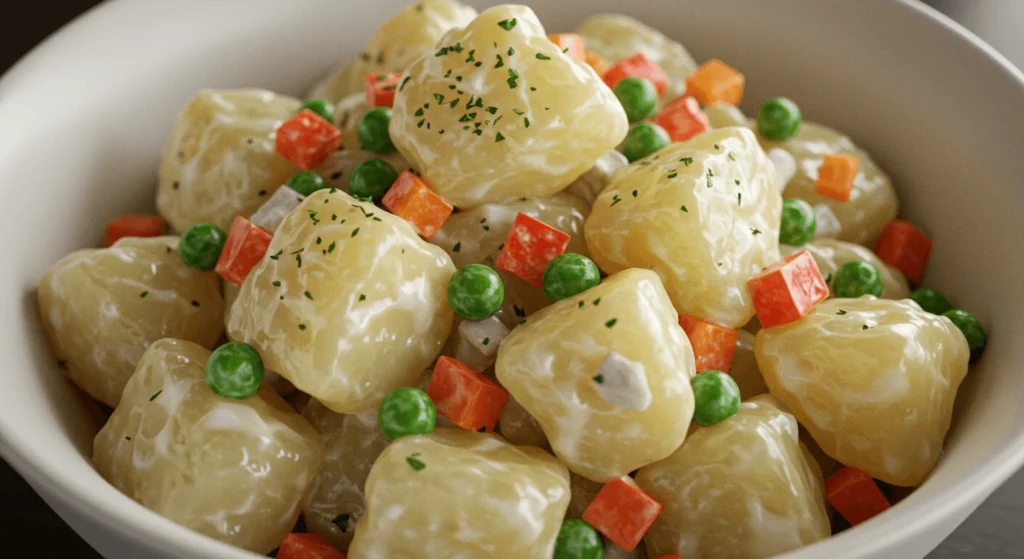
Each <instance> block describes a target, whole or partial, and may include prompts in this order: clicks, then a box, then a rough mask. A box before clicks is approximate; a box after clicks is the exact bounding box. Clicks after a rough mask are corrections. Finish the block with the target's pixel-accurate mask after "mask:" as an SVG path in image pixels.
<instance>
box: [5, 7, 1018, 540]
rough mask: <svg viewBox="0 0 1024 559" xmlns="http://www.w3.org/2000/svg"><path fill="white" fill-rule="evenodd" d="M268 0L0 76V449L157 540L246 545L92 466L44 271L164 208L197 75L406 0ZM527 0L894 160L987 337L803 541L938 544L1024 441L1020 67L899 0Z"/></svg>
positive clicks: (548, 21)
mask: <svg viewBox="0 0 1024 559" xmlns="http://www.w3.org/2000/svg"><path fill="white" fill-rule="evenodd" d="M470 3H471V4H474V5H476V6H477V7H482V6H484V5H490V4H494V3H495V2H470ZM266 4H269V5H264V3H260V7H259V9H258V10H254V9H253V6H254V4H252V3H251V2H247V1H245V0H218V1H211V0H176V1H175V2H162V3H160V4H154V3H149V2H132V1H129V0H115V1H112V2H108V3H105V4H103V5H102V6H101V7H99V8H98V9H96V10H93V11H92V12H90V13H89V14H87V15H86V16H84V17H83V18H81V19H80V20H78V21H77V22H76V23H74V24H73V25H72V26H70V27H69V28H67V29H65V30H64V31H62V32H61V33H59V34H57V35H56V36H54V37H52V38H51V39H50V40H48V41H47V42H46V43H45V44H44V45H42V46H41V47H39V48H38V49H36V50H35V51H34V52H33V53H32V54H31V55H30V56H29V57H28V58H27V59H26V60H24V61H22V63H20V64H19V65H18V66H16V67H15V68H14V69H13V70H11V71H10V72H9V73H8V74H7V75H6V76H5V77H4V79H3V80H2V81H0V178H2V183H0V188H2V192H3V196H4V199H5V200H7V202H6V206H7V207H8V208H9V210H10V211H9V212H8V215H7V217H6V218H5V219H3V220H0V231H2V232H3V238H6V239H8V240H9V241H11V242H10V244H9V245H8V247H7V249H6V251H5V255H6V261H5V265H4V266H0V274H2V276H0V277H2V281H0V301H2V306H3V308H4V309H5V310H6V312H5V313H4V315H3V318H2V322H0V329H2V330H0V331H2V332H3V336H2V337H0V344H2V345H3V348H4V355H5V364H4V365H3V367H2V368H0V379H2V383H3V386H4V390H2V391H0V452H2V453H3V455H4V457H5V458H7V459H8V460H9V461H10V462H11V463H12V464H13V465H14V466H15V467H16V468H17V469H18V470H19V471H20V472H21V473H22V474H23V475H25V476H26V477H28V479H29V480H30V481H31V482H32V483H33V484H35V485H36V486H37V487H43V488H45V489H46V490H47V492H48V493H50V494H51V495H55V496H56V497H55V498H56V499H57V500H58V501H61V503H62V504H63V505H65V506H67V507H69V508H71V509H73V510H77V511H79V512H84V513H87V515H88V516H89V517H90V518H91V521H92V522H94V523H96V524H97V525H99V526H100V527H101V528H103V529H107V530H108V532H109V533H114V532H117V533H119V534H121V535H120V536H118V537H123V538H126V539H129V540H132V541H134V542H136V543H139V544H140V545H143V546H144V547H145V548H146V549H151V550H153V552H154V553H155V554H157V555H159V556H182V555H186V556H218V557H245V556H250V554H247V553H245V552H242V551H239V550H235V549H232V548H229V547H227V546H224V545H221V544H218V543H216V542H213V541H212V540H209V539H206V538H204V537H203V536H199V535H197V534H193V533H191V532H189V531H187V530H185V529H183V528H180V527H178V526H175V525H174V524H172V523H170V522H168V521H165V520H163V519H162V518H160V517H159V516H157V515H155V514H153V513H151V512H149V511H147V510H145V509H143V508H142V507H141V506H139V505H137V504H135V503H134V502H132V501H131V500H129V499H128V498H127V497H124V496H123V495H121V494H120V493H118V492H117V491H116V490H114V489H113V488H112V487H111V486H109V485H108V484H107V483H106V482H105V481H104V480H103V479H102V478H101V477H100V476H99V475H97V474H96V473H95V471H94V470H93V469H92V466H91V464H90V460H89V457H90V454H91V448H92V437H93V435H94V433H95V432H96V430H97V429H98V428H99V426H100V424H101V423H100V422H101V421H102V415H101V414H100V413H99V412H98V408H97V406H96V405H95V404H93V403H92V402H90V401H89V400H88V399H87V398H85V397H83V396H82V395H81V393H80V392H78V391H77V390H76V389H75V388H74V387H73V386H72V385H71V384H70V383H69V382H67V381H65V380H64V379H63V377H62V376H61V374H60V371H59V370H58V367H57V364H56V362H55V361H54V358H53V357H52V355H51V353H50V350H49V348H48V346H47V343H46V340H45V338H44V336H43V334H42V331H41V329H40V326H39V320H38V318H37V312H36V303H35V288H36V283H37V282H38V279H39V277H40V276H41V275H42V273H43V271H44V270H45V269H46V268H47V267H48V266H49V265H50V264H52V263H53V262H56V261H57V260H58V259H59V258H61V257H62V256H64V255H65V254H67V253H68V252H71V251H72V250H74V249H77V248H81V247H85V246H96V245H98V244H99V242H100V241H101V239H102V231H103V225H104V224H105V222H106V221H107V220H108V219H111V218H113V217H116V216H118V215H120V214H122V213H125V212H129V211H144V210H148V209H152V206H153V196H154V192H155V185H156V168H157V165H158V163H159V156H160V152H161V148H162V145H163V142H164V140H165V138H166V136H167V135H168V134H169V133H170V130H171V127H172V124H173V120H174V117H175V114H176V112H177V110H178V109H179V108H180V107H181V105H182V104H183V103H184V102H185V101H186V100H187V99H188V97H189V96H190V95H191V94H193V93H194V92H195V91H196V90H198V89H200V88H204V87H214V88H228V87H241V86H259V87H265V88H268V89H273V90H276V91H280V92H284V93H289V94H293V95H297V96H301V95H302V94H303V93H304V92H305V91H306V90H307V88H308V87H309V86H310V85H311V84H312V83H313V82H314V81H316V80H317V79H319V78H320V77H321V76H322V75H323V74H324V73H325V72H326V71H327V70H328V69H329V68H331V67H332V66H333V65H334V64H336V63H337V62H339V61H340V60H342V59H343V58H345V57H347V56H349V55H352V54H354V53H356V52H357V51H358V49H359V46H360V45H361V43H362V41H363V40H364V39H365V38H366V37H367V36H368V35H369V33H370V32H371V31H372V30H373V29H375V28H376V26H377V25H379V24H380V23H381V22H382V21H384V20H385V19H386V18H387V17H388V16H389V15H390V14H391V13H393V12H394V11H396V10H397V9H399V7H401V6H402V5H403V4H404V0H378V1H377V2H374V3H373V5H372V9H371V8H369V7H368V5H366V4H363V3H355V2H337V1H334V0H304V1H301V2H299V1H296V2H280V3H266ZM532 5H533V7H534V9H535V10H536V11H537V12H538V14H539V15H540V17H541V20H542V21H543V22H544V24H545V25H546V27H547V28H548V29H549V30H568V29H572V28H573V27H574V26H575V25H576V24H577V23H579V21H581V20H582V18H583V17H585V16H586V15H587V14H589V13H599V12H623V13H627V14H630V15H633V16H635V17H637V18H638V19H641V20H642V21H644V22H646V23H648V24H649V25H652V26H654V27H656V28H658V29H660V30H661V31H662V32H664V33H666V34H668V35H670V36H672V37H674V38H676V39H678V40H680V41H681V42H682V43H683V44H684V45H685V46H686V47H687V48H688V49H689V50H690V51H691V53H692V54H693V55H694V56H695V57H696V58H697V59H698V60H704V59H706V58H709V57H716V58H721V59H723V60H726V61H728V62H729V63H730V64H732V65H734V66H736V67H737V68H739V69H740V70H741V71H743V72H744V74H745V75H746V77H747V91H746V94H745V101H744V107H743V108H744V109H745V112H747V113H748V114H752V113H753V111H754V110H756V107H757V105H758V104H759V103H760V101H761V100H763V99H765V98H767V97H769V96H773V95H785V96H788V97H791V98H793V99H794V100H796V101H797V102H798V103H799V104H800V106H801V109H802V110H803V112H804V115H805V118H806V119H808V120H813V121H819V122H823V123H825V124H829V125H832V126H834V127H836V128H838V129H839V130H842V131H844V132H846V133H848V134H850V135H851V136H852V137H853V138H854V139H855V140H856V141H857V142H858V143H859V144H860V145H861V146H862V147H864V148H866V149H867V150H868V151H870V152H871V153H872V155H873V157H874V158H875V159H876V160H877V161H878V162H879V164H880V165H881V166H882V167H883V168H884V169H885V170H886V171H887V172H888V173H889V174H890V175H891V176H892V178H893V182H894V184H895V185H896V186H897V189H898V191H899V194H900V197H901V200H902V203H903V213H904V215H906V216H908V217H909V218H910V219H912V220H913V221H915V222H916V223H918V224H920V225H922V226H923V227H924V229H925V230H926V231H928V232H929V233H930V234H931V235H932V237H933V239H934V241H935V249H934V252H933V255H932V260H931V265H930V267H929V273H928V284H929V286H931V287H935V288H937V289H941V290H943V291H944V292H946V293H948V294H950V295H951V297H952V299H953V301H954V302H955V303H956V304H957V305H958V306H961V307H963V308H966V309H969V310H971V311H972V312H974V313H976V315H977V316H978V317H979V318H980V319H981V321H982V322H983V323H984V324H985V325H986V327H987V328H988V330H989V332H990V345H989V348H988V350H987V352H986V354H985V356H984V358H983V359H982V360H981V362H980V363H978V364H977V365H976V366H975V367H974V368H973V370H972V372H971V375H970V377H969V378H968V380H967V381H966V382H965V384H964V386H963V387H962V388H961V392H960V395H959V398H958V417H957V419H956V421H955V424H954V428H953V430H952V431H951V434H950V436H949V439H948V443H947V449H946V453H945V455H944V457H943V459H942V461H941V463H940V464H939V467H938V468H937V469H936V470H935V472H934V474H933V475H932V477H931V478H930V479H929V480H928V481H927V482H926V483H925V484H924V485H923V486H922V487H921V488H920V489H919V490H918V491H917V492H915V493H914V494H913V495H912V496H911V497H909V498H908V499H906V500H905V501H903V502H902V503H900V505H899V506H897V507H895V508H894V509H893V510H892V511H890V512H889V513H887V514H886V515H884V516H882V517H880V518H878V519H876V520H873V521H871V522H868V523H866V524H865V525H863V526H861V527H858V528H857V529H855V530H851V531H848V532H846V533H844V534H843V535H841V536H839V537H837V538H833V539H831V540H829V541H826V542H822V543H819V544H817V545H815V546H812V547H810V548H807V549H805V550H802V551H799V552H796V553H794V554H793V557H797V556H799V557H825V556H844V557H846V556H848V557H855V556H858V557H859V556H868V555H873V554H877V553H880V552H882V550H888V551H889V552H892V550H894V549H896V547H894V546H897V545H900V542H901V541H906V540H908V539H913V537H919V538H924V540H922V541H925V540H927V541H925V543H923V544H917V546H918V547H914V548H913V552H916V553H923V552H924V551H925V550H927V549H928V548H929V546H930V545H934V544H935V543H937V542H938V540H939V539H940V538H941V537H942V536H944V535H945V534H944V533H938V532H936V531H937V530H938V531H939V532H941V529H940V526H942V525H944V523H945V524H950V522H952V523H955V522H957V521H958V520H959V519H960V518H962V516H963V515H964V514H966V513H967V512H968V511H969V510H970V508H971V507H973V506H975V505H977V504H978V503H979V502H980V500H981V499H982V498H984V497H985V496H986V495H987V494H988V493H989V492H990V491H992V489H994V488H995V487H996V485H998V483H1000V482H1001V481H1003V480H1004V479H1005V478H1006V477H1007V476H1008V475H1010V473H1012V472H1013V471H1015V470H1016V469H1017V468H1018V467H1019V466H1020V465H1021V463H1022V461H1024V411H1022V409H1021V406H1019V404H1018V402H1019V401H1021V400H1022V399H1024V377H1022V375H1021V374H1020V373H1019V371H1018V369H1019V367H1020V365H1019V364H1020V363H1022V362H1024V345H1021V344H1017V343H1015V342H1013V339H1014V336H1015V335H1017V334H1022V333H1024V316H1022V313H1021V312H1020V311H1021V309H1022V308H1024V304H1022V303H1024V293H1022V291H1021V290H1020V289H1019V288H1018V286H1017V284H1016V281H1017V280H1018V278H1020V277H1021V272H1022V271H1024V243H1022V242H1021V240H1022V239H1024V200H1022V190H1021V189H1019V188H1018V184H1019V181H1020V177H1022V176H1024V158H1022V157H1020V154H1021V148H1022V147H1024V141H1022V140H1021V136H1020V131H1021V130H1024V81H1022V78H1021V75H1020V73H1019V72H1016V71H1015V70H1012V69H1010V68H1009V67H1008V65H1005V63H1003V62H1001V59H999V58H998V56H997V55H994V54H993V53H992V52H991V51H990V50H989V49H987V47H985V46H984V45H981V44H980V42H978V41H977V39H975V38H973V37H971V36H969V35H966V34H965V32H963V31H961V30H959V28H956V27H955V26H954V25H953V24H950V23H948V22H946V21H945V20H943V19H941V17H940V16H936V15H933V14H932V13H930V12H928V11H926V9H925V8H920V7H916V6H912V5H909V4H901V3H895V2H894V3H886V4H883V3H870V4H862V3H832V2H829V3H810V2H803V1H800V0H776V1H775V2H770V3H768V2H764V3H754V2H749V1H747V0H719V1H718V2H713V3H712V2H698V1H687V2H680V1H670V0H663V1H655V0H649V1H641V2H632V3H621V2H617V1H614V0H535V1H534V2H532ZM26 235H27V236H26ZM897 523H898V524H899V525H900V529H899V530H897V531H894V530H893V529H892V526H894V525H896V524H897ZM951 528H952V526H951V525H950V526H949V528H948V529H951ZM948 529H947V532H948ZM929 532H932V535H931V536H927V534H928V533H929ZM929 538H930V539H929ZM922 546H923V547H922ZM906 549H911V548H906ZM157 550H163V551H157ZM165 554H166V555H165Z"/></svg>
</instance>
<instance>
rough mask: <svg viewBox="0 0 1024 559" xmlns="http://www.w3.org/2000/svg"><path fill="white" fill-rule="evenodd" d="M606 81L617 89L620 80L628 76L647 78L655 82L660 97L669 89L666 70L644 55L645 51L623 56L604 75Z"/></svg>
mask: <svg viewBox="0 0 1024 559" xmlns="http://www.w3.org/2000/svg"><path fill="white" fill-rule="evenodd" d="M602 78H603V79H604V83H606V84H608V87H610V88H612V89H615V86H616V85H619V82H621V81H622V80H624V79H626V78H647V79H649V80H651V83H653V84H654V87H655V89H657V90H658V97H661V96H662V95H664V94H665V90H666V89H668V76H667V75H665V71H664V70H662V69H661V66H658V65H657V64H655V63H654V62H652V61H651V59H650V58H647V57H646V56H644V53H642V52H638V53H636V54H634V55H633V56H630V57H627V58H623V59H622V60H620V61H618V62H616V63H615V64H612V67H611V68H608V71H607V72H605V73H604V76H602Z"/></svg>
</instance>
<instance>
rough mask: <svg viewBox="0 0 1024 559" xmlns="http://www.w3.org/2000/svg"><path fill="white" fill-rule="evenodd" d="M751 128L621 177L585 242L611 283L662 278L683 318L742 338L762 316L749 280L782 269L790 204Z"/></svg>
mask: <svg viewBox="0 0 1024 559" xmlns="http://www.w3.org/2000/svg"><path fill="white" fill-rule="evenodd" d="M774 180H775V179H774V170H773V168H772V166H771V163H770V162H769V161H768V158H767V156H765V154H764V152H763V151H762V150H761V147H760V146H759V145H758V144H757V139H756V138H755V137H754V134H753V133H752V132H751V131H750V130H747V129H745V128H723V129H720V130H713V131H711V132H707V133H705V134H701V135H700V136H697V137H696V138H694V139H692V140H690V141H688V142H684V143H679V144H671V145H669V146H668V147H666V148H664V149H662V150H661V151H659V152H657V153H656V154H654V155H652V156H649V157H647V158H645V159H642V160H640V161H637V162H634V163H633V164H631V165H630V166H629V167H627V168H626V169H624V170H622V171H619V172H618V173H617V174H616V175H615V177H614V179H613V180H612V184H610V185H608V187H607V188H606V189H605V190H604V192H602V193H601V195H600V196H598V198H597V200H596V201H595V202H594V208H593V210H592V211H591V214H590V219H588V220H587V223H586V226H585V227H584V230H583V232H584V236H585V237H586V240H587V246H588V247H589V248H590V254H591V258H593V259H594V261H595V262H596V263H597V265H598V266H599V267H600V268H601V269H602V270H604V271H605V272H607V273H614V272H617V271H619V270H624V269H626V268H647V269H650V270H654V271H655V272H656V273H657V274H658V276H660V277H661V280H662V281H663V282H664V283H665V289H666V290H667V291H668V293H669V296H670V297H671V298H672V303H674V304H675V307H676V309H677V310H678V311H679V312H681V313H686V314H689V315H693V316H697V317H700V318H702V319H704V320H709V321H711V322H715V323H717V324H722V325H724V326H729V327H730V328H738V327H740V326H743V325H744V324H745V323H746V322H747V321H748V320H750V318H751V317H752V316H754V306H753V302H752V300H751V298H750V294H749V292H748V291H747V280H748V279H750V277H751V276H753V275H754V274H756V273H757V272H759V271H761V269H762V268H765V267H767V266H769V265H770V264H772V263H774V262H776V261H777V260H778V259H779V222H780V220H781V216H782V197H781V196H780V195H779V192H778V190H776V188H775V183H774Z"/></svg>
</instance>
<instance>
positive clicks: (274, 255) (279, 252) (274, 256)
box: [270, 250, 284, 260]
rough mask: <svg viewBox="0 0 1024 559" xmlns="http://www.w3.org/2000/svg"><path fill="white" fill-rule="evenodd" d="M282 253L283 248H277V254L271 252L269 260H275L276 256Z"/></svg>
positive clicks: (278, 256)
mask: <svg viewBox="0 0 1024 559" xmlns="http://www.w3.org/2000/svg"><path fill="white" fill-rule="evenodd" d="M282 254H284V250H279V251H277V254H271V255H270V259H271V260H277V259H278V258H280V257H281V255H282Z"/></svg>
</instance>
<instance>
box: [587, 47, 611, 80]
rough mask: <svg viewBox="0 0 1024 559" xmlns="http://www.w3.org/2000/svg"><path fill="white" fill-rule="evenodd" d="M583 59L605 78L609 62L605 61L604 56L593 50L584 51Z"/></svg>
mask: <svg viewBox="0 0 1024 559" xmlns="http://www.w3.org/2000/svg"><path fill="white" fill-rule="evenodd" d="M583 61H584V62H586V63H587V64H589V65H590V67H591V68H593V69H594V71H595V72H597V75H598V76H599V77H601V78H604V75H605V73H606V72H608V63H607V62H605V61H604V57H603V56H601V55H600V54H597V53H596V52H594V51H592V50H588V51H587V52H585V53H583Z"/></svg>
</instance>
